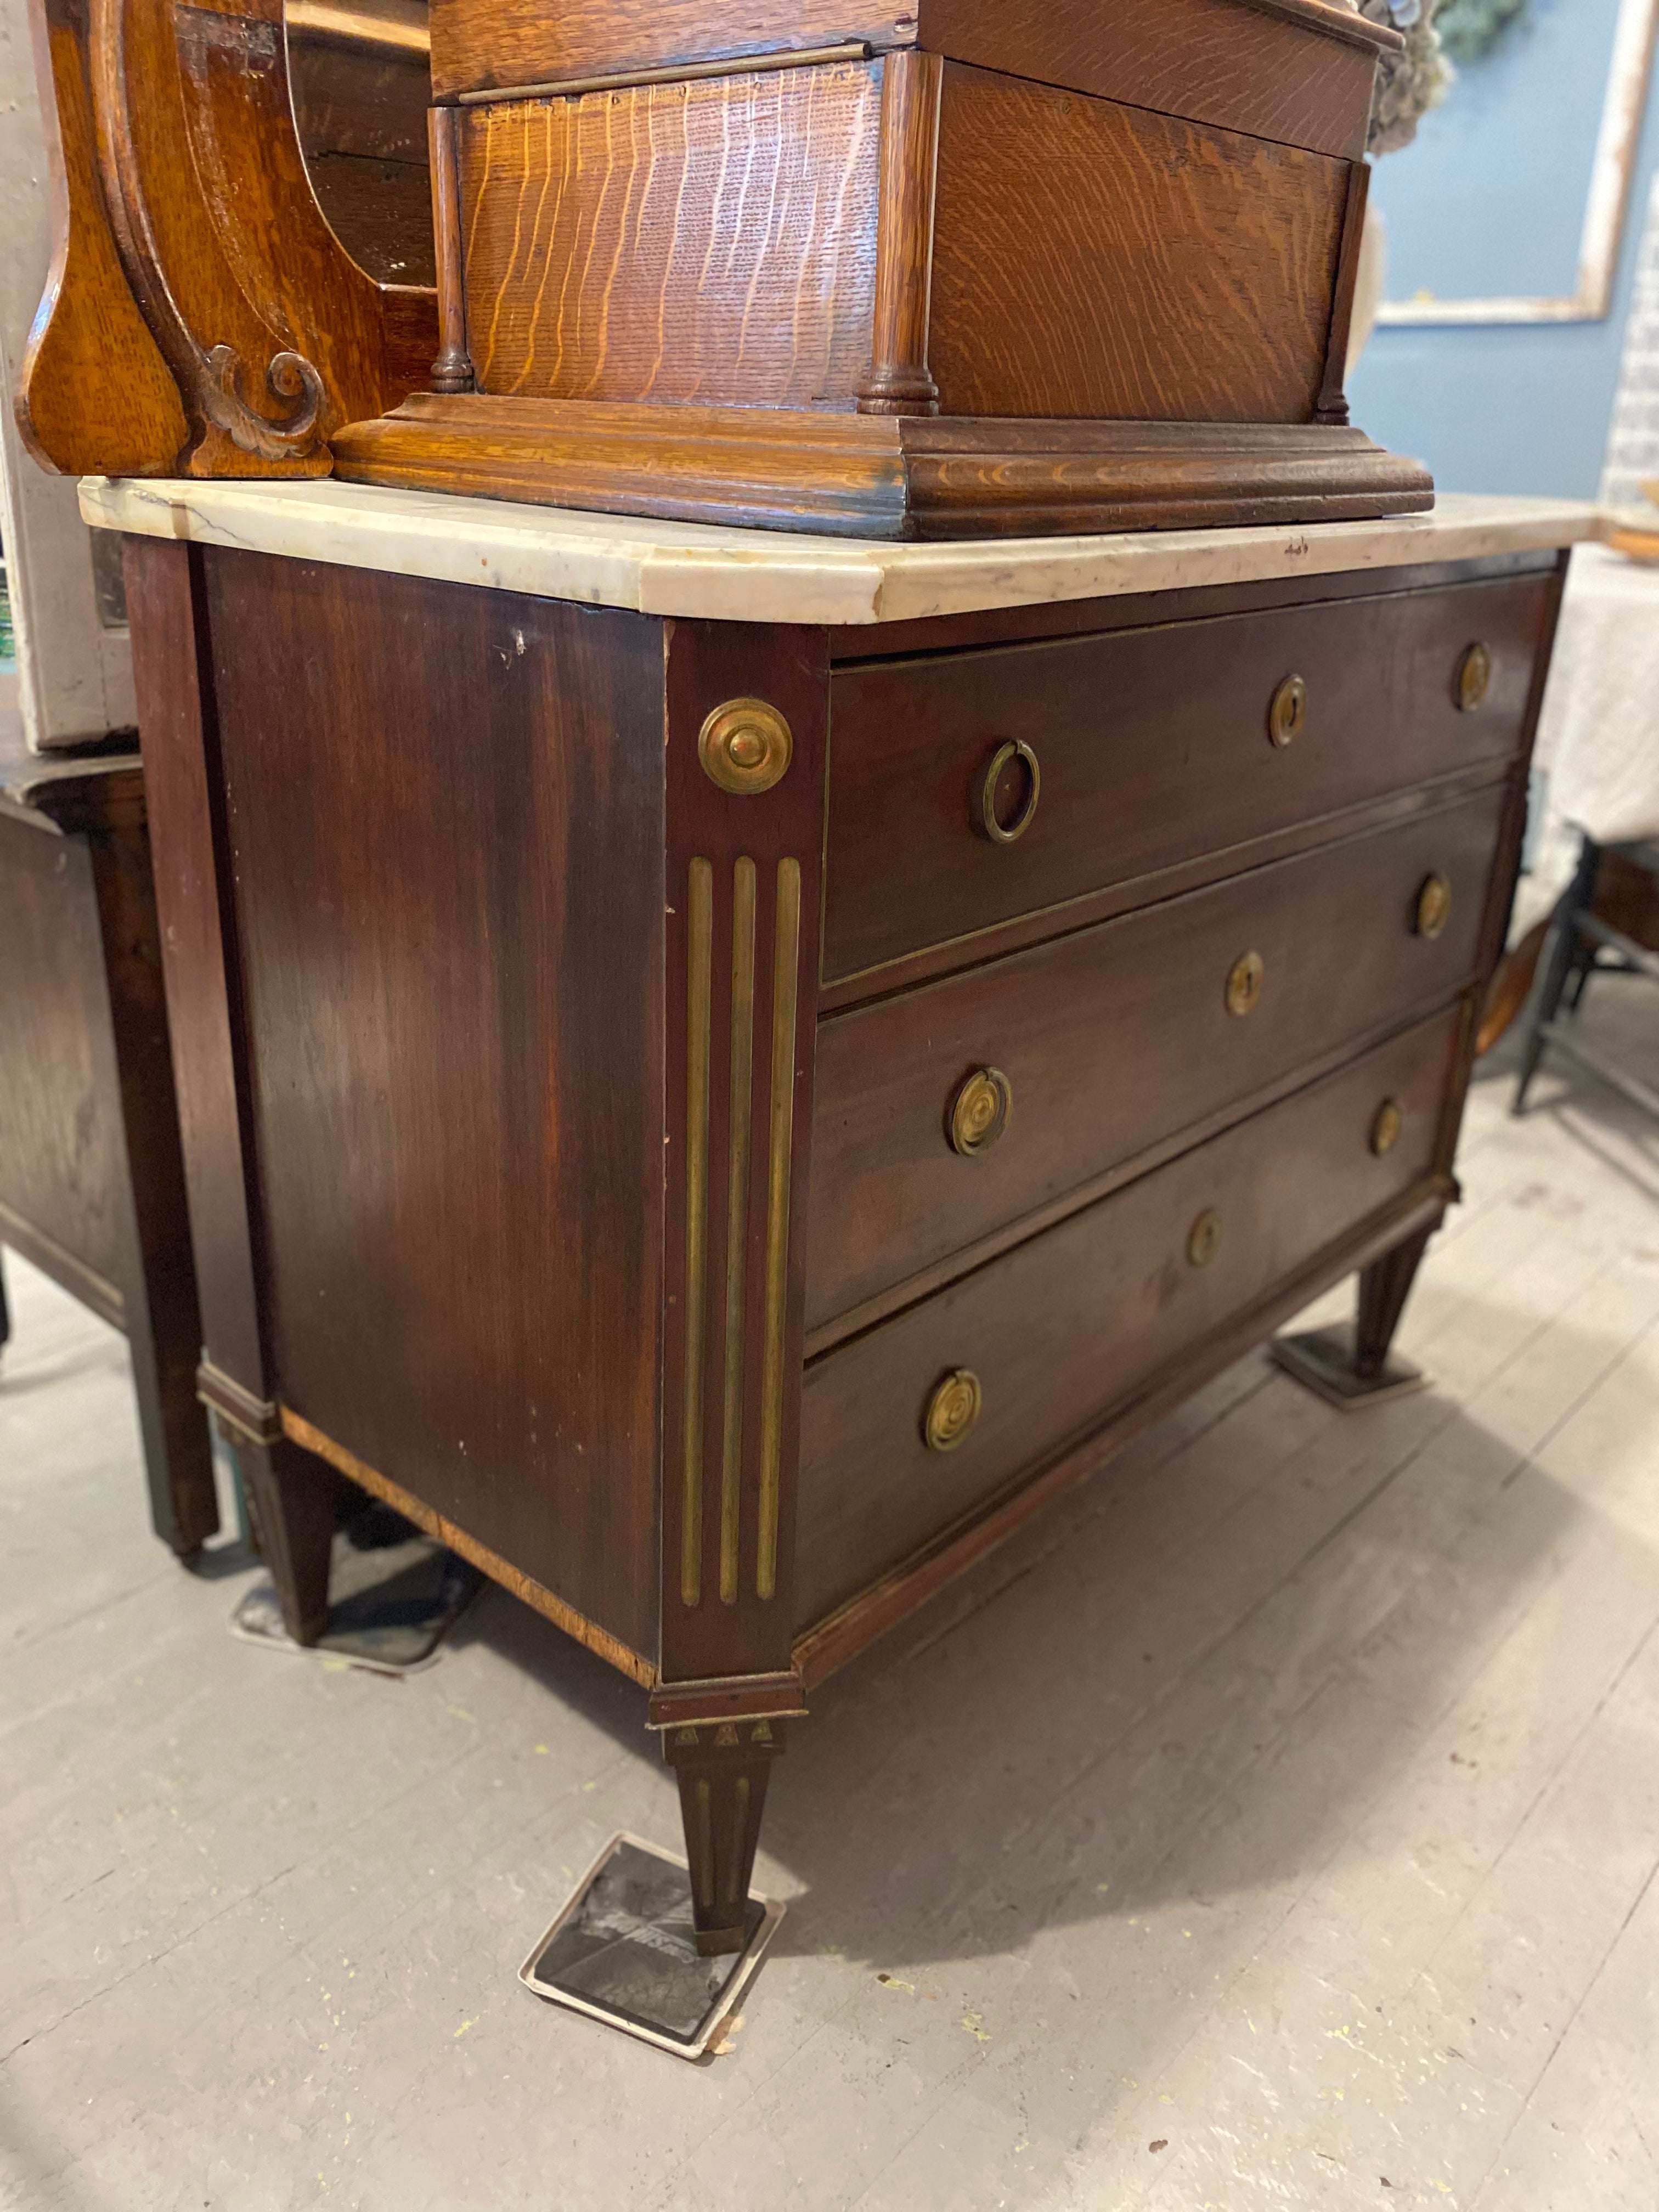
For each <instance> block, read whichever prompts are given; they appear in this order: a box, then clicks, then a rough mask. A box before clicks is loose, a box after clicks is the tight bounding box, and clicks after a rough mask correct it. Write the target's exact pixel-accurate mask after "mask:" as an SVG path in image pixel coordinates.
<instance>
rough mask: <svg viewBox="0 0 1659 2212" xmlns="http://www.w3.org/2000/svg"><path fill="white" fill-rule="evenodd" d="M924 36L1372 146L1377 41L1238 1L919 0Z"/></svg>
mask: <svg viewBox="0 0 1659 2212" xmlns="http://www.w3.org/2000/svg"><path fill="white" fill-rule="evenodd" d="M1324 12H1325V13H1326V15H1329V14H1330V13H1332V12H1333V11H1331V10H1326V11H1324ZM1352 20H1353V19H1352V17H1349V18H1348V19H1347V21H1349V22H1352ZM1366 27H1367V28H1369V27H1370V26H1369V24H1367V25H1366ZM921 45H922V46H923V48H924V49H925V50H926V51H927V52H929V53H937V54H943V55H945V58H947V59H948V60H951V61H957V62H969V63H972V64H975V65H976V66H977V67H979V68H981V69H987V70H1000V71H1002V72H1003V73H1005V74H1006V75H1007V76H1018V77H1026V78H1030V79H1031V80H1033V81H1034V82H1041V83H1044V84H1052V85H1062V86H1066V87H1069V88H1071V89H1072V90H1073V91H1075V92H1087V93H1095V94H1099V95H1100V96H1101V97H1102V98H1104V99H1108V100H1124V101H1127V103H1128V104H1129V105H1130V106H1133V107H1147V108H1154V109H1157V110H1158V111H1159V112H1162V113H1164V114H1166V115H1179V116H1184V117H1185V118H1187V119H1188V121H1189V122H1193V123H1211V124H1217V125H1220V126H1222V127H1223V128H1224V129H1226V130H1230V131H1249V133H1250V134H1251V136H1252V137H1257V138H1272V139H1276V140H1278V141H1279V143H1282V144H1284V145H1287V146H1304V147H1307V148H1308V149H1310V151H1312V152H1314V153H1318V154H1336V155H1341V156H1342V157H1343V158H1344V159H1346V160H1348V161H1358V159H1359V157H1360V156H1361V155H1362V154H1363V153H1364V150H1365V126H1366V123H1367V121H1368V119H1369V118H1370V102H1371V78H1372V74H1373V71H1374V70H1375V67H1376V47H1375V46H1369V45H1362V44H1359V43H1358V42H1356V41H1354V40H1352V39H1348V38H1333V37H1330V36H1328V35H1326V34H1325V27H1324V25H1323V24H1322V23H1321V24H1318V25H1316V24H1314V23H1311V22H1310V21H1306V20H1294V19H1292V18H1291V17H1288V16H1285V15H1278V14H1274V13H1269V12H1267V11H1265V10H1262V9H1255V8H1247V7H1241V6H1239V5H1238V3H1237V0H1113V4H1112V5H1111V6H1110V7H1102V6H1101V5H1099V0H1036V4H1030V5H1023V6H1020V7H1018V8H1014V7H1009V6H1007V5H1006V0H921Z"/></svg>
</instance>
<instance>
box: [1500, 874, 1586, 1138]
mask: <svg viewBox="0 0 1659 2212" xmlns="http://www.w3.org/2000/svg"><path fill="white" fill-rule="evenodd" d="M1600 859H1601V852H1600V849H1599V848H1597V847H1596V846H1595V844H1593V843H1592V842H1591V841H1590V840H1589V838H1588V837H1586V838H1585V840H1584V842H1583V846H1582V847H1581V848H1580V849H1579V854H1578V866H1577V870H1576V871H1575V872H1574V875H1573V878H1572V882H1571V884H1569V886H1568V887H1567V890H1566V891H1565V895H1564V896H1563V897H1562V900H1561V903H1560V904H1559V906H1558V907H1557V908H1556V910H1555V918H1554V920H1553V922H1552V923H1551V925H1550V938H1549V943H1548V945H1547V947H1546V948H1545V953H1544V958H1543V963H1542V966H1543V971H1544V972H1543V978H1542V981H1541V983H1540V985H1539V988H1538V996H1537V998H1536V999H1535V1000H1534V1003H1533V1010H1532V1015H1531V1018H1530V1019H1529V1020H1528V1024H1527V1039H1526V1042H1525V1044H1524V1045H1523V1046H1522V1053H1521V1073H1520V1074H1519V1075H1518V1076H1517V1078H1516V1085H1515V1097H1514V1099H1513V1101H1512V1102H1511V1103H1510V1113H1511V1114H1523V1113H1524V1112H1525V1111H1526V1106H1527V1091H1528V1088H1529V1086H1530V1085H1531V1083H1532V1079H1533V1077H1534V1075H1535V1074H1536V1073H1538V1063H1539V1061H1540V1060H1541V1059H1542V1058H1543V1056H1544V1047H1545V1045H1546V1044H1547V1042H1548V1039H1547V1036H1546V1035H1545V1032H1546V1030H1547V1029H1548V1027H1549V1024H1551V1023H1552V1022H1553V1020H1554V1019H1555V1015H1556V1010H1557V1009H1558V1007H1559V1006H1560V1003H1561V994H1562V992H1563V991H1564V990H1565V987H1566V982H1567V977H1568V975H1569V974H1570V973H1571V969H1572V963H1573V959H1574V956H1575V954H1576V952H1577V946H1578V917H1579V915H1581V914H1583V913H1585V912H1587V911H1588V909H1589V904H1590V901H1591V900H1592V898H1593V897H1594V896H1595V870H1596V865H1597V863H1598V862H1599V860H1600Z"/></svg>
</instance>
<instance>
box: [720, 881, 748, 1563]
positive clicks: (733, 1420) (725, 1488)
mask: <svg viewBox="0 0 1659 2212" xmlns="http://www.w3.org/2000/svg"><path fill="white" fill-rule="evenodd" d="M754 1052H755V864H754V862H753V861H752V860H750V858H749V856H748V854H744V855H743V856H742V857H741V858H740V859H739V860H738V862H737V865H736V866H734V867H733V869H732V1091H731V1103H730V1108H729V1117H730V1122H731V1138H730V1146H729V1149H728V1177H727V1184H726V1400H725V1405H724V1408H723V1411H722V1415H721V1422H720V1600H721V1602H722V1603H723V1604H726V1605H735V1604H736V1603H737V1601H738V1542H739V1538H740V1522H739V1512H740V1509H741V1505H742V1498H743V1492H742V1484H743V1355H744V1341H745V1340H744V1310H745V1301H746V1296H747V1290H748V1279H747V1265H746V1263H747V1261H748V1257H749V1136H750V1118H751V1114H752V1109H753V1101H752V1093H753V1091H754V1083H755V1060H754Z"/></svg>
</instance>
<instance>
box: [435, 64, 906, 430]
mask: <svg viewBox="0 0 1659 2212" xmlns="http://www.w3.org/2000/svg"><path fill="white" fill-rule="evenodd" d="M880 108H881V67H880V64H878V63H875V64H868V63H842V64H829V65H825V66H823V67H817V68H806V69H790V70H760V71H756V70H750V71H746V72H745V73H744V74H743V75H741V76H731V77H719V78H710V79H707V80H702V81H698V82H691V83H678V84H655V85H638V86H635V87H633V88H630V89H629V90H628V91H625V92H611V93H594V94H589V95H588V96H587V97H586V98H585V99H581V100H509V101H504V102H501V103H498V104H492V105H490V106H483V107H476V108H468V109H466V110H465V111H463V112H462V114H461V116H460V118H459V139H460V168H461V204H462V222H463V234H464V237H465V264H466V297H467V328H468V335H469V339H470V343H471V353H472V358H473V363H474V367H475V368H476V371H477V380H478V389H479V390H480V391H481V392H495V393H507V392H512V393H519V394H524V395H526V396H529V397H532V398H580V399H622V400H627V399H653V400H698V399H701V400H719V401H724V402H726V403H730V404H738V405H744V406H755V407H787V406H811V405H812V404H816V403H819V402H823V401H826V400H827V401H836V402H841V403H842V404H849V403H850V402H851V400H852V399H853V397H854V391H855V387H856V385H857V382H858V379H859V377H860V374H862V372H863V370H864V369H865V368H866V365H867V363H868V361H869V356H870V319H871V313H872V305H873V300H874V286H875V263H876V186H877V152H878V126H879V121H880Z"/></svg>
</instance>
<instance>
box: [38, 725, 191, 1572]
mask: <svg viewBox="0 0 1659 2212" xmlns="http://www.w3.org/2000/svg"><path fill="white" fill-rule="evenodd" d="M7 1244H9V1245H10V1246H12V1248H13V1249H15V1250H16V1251H18V1252H21V1254H22V1255H24V1257H25V1258H27V1259H29V1260H32V1261H33V1262H34V1264H35V1266H36V1267H40V1268H42V1269H44V1271H45V1272H46V1273H47V1274H48V1275H50V1276H51V1277H52V1279H53V1280H54V1281H55V1282H58V1283H60V1284H62V1285H63V1287H64V1289H65V1290H66V1291H70V1293H71V1294H72V1295H73V1296H74V1297H77V1298H79V1299H81V1301H82V1303H83V1304H86V1305H88V1306H90V1307H91V1309H92V1310H93V1311H94V1313H95V1314H98V1315H99V1316H101V1318H102V1319H104V1320H105V1321H107V1322H112V1324H113V1325H114V1327H115V1328H118V1329H121V1330H123V1331H124V1332H125V1335H126V1339H127V1342H128V1345H129V1346H130V1348H131V1353H132V1374H133V1382H134V1384H135V1386H136V1388H137V1395H138V1421H139V1427H140V1431H141V1432H142V1435H143V1449H144V1464H145V1468H146V1471H147V1474H148V1476H149V1502H150V1514H151V1518H152V1519H153V1521H154V1522H155V1533H156V1534H157V1535H158V1536H160V1537H161V1538H162V1539H163V1540H164V1541H166V1542H167V1543H168V1544H170V1545H171V1546H172V1547H173V1550H174V1551H175V1552H178V1553H180V1554H181V1555H185V1556H188V1554H189V1553H192V1552H194V1551H195V1550H196V1549H197V1547H199V1546H200V1545H201V1544H202V1543H203V1542H204V1540H205V1539H206V1538H207V1537H209V1536H210V1535H211V1534H213V1533H214V1531H215V1530H216V1528H218V1525H219V1510H218V1506H217V1504H216V1498H215V1492H214V1481H213V1452H212V1444H211V1440H210V1437H209V1433H208V1423H207V1417H206V1415H205V1414H204V1411H203V1409H202V1407H201V1406H200V1405H199V1404H198V1403H197V1398H196V1380H195V1370H196V1366H197V1360H198V1358H199V1356H200V1346H201V1341H202V1332H201V1321H200V1316H199V1315H198V1312H197V1303H196V1279H195V1273H194V1270H193V1268H192V1267H191V1249H190V1235H189V1226H188V1223H187V1220H186V1217H185V1179H184V1162H183V1158H182V1156H181V1153H180V1149H179V1119H178V1111H177V1107H176V1104H175V1101H174V1094H173V1063H172V1059H171V1056H170V1054H169V1051H168V1044H167V1006H166V1003H165V1000H164V997H163V993H162V983H161V947H160V945H159V942H158V939H157V931H156V918H155V890H154V887H153V884H152V882H151V877H150V861H149V834H148V830H147V827H146V823H145V816H144V780H143V770H142V769H141V768H140V766H139V763H138V757H137V753H136V752H133V751H131V750H129V751H125V752H117V753H112V754H107V755H106V756H104V757H94V758H90V759H78V760H77V759H68V758H54V759H50V760H47V759H44V758H35V757H28V756H27V755H25V754H23V753H22V752H21V749H20V750H17V751H15V752H13V753H11V754H9V755H0V1245H7ZM3 1334H4V1330H3V1326H0V1338H3Z"/></svg>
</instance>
